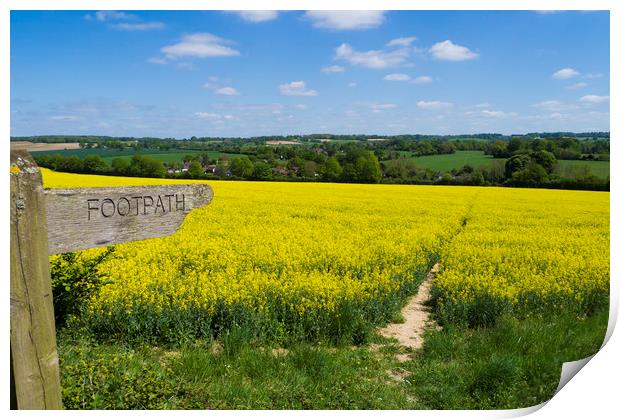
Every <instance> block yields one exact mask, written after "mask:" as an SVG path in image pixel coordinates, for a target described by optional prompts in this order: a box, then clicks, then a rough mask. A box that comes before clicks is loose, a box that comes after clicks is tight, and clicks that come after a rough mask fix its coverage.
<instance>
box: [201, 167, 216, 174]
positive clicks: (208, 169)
mask: <svg viewBox="0 0 620 420" xmlns="http://www.w3.org/2000/svg"><path fill="white" fill-rule="evenodd" d="M204 170H205V173H211V174H214V173H215V171H216V170H217V165H207V166H205V167H204Z"/></svg>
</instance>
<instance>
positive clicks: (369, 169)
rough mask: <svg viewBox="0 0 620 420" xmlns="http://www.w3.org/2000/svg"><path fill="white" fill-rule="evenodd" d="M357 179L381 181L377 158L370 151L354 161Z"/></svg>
mask: <svg viewBox="0 0 620 420" xmlns="http://www.w3.org/2000/svg"><path fill="white" fill-rule="evenodd" d="M355 168H356V172H357V181H361V182H371V183H377V182H379V181H381V166H380V165H379V159H377V156H375V154H374V153H372V152H366V153H364V154H363V155H362V156H360V157H358V158H357V160H356V162H355Z"/></svg>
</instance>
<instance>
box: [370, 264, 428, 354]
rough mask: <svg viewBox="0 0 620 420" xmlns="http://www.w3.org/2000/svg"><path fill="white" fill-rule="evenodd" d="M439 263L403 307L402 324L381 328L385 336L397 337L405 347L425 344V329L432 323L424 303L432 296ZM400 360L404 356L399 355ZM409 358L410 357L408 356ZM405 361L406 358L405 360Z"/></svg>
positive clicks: (419, 346) (413, 347) (381, 332)
mask: <svg viewBox="0 0 620 420" xmlns="http://www.w3.org/2000/svg"><path fill="white" fill-rule="evenodd" d="M438 271H439V264H435V265H434V266H433V268H432V269H431V271H430V272H429V273H428V275H427V276H426V279H424V281H423V282H422V284H421V285H420V287H419V288H418V293H417V294H416V295H415V296H413V297H412V298H411V300H410V301H409V302H408V303H407V305H405V307H404V308H403V312H402V313H403V318H404V319H405V322H403V323H402V324H389V325H388V326H386V327H384V328H381V329H380V330H379V333H380V334H381V335H383V336H384V337H389V338H395V339H397V340H398V343H399V344H400V345H401V346H403V347H408V348H410V349H412V350H417V349H419V348H422V345H423V344H424V338H423V335H424V330H425V329H426V328H427V327H429V326H430V325H429V324H430V322H431V321H430V320H429V317H430V309H429V308H428V307H427V306H425V305H424V303H425V302H427V301H428V300H429V299H430V297H431V283H432V281H433V279H434V278H435V276H436V275H437V272H438ZM397 358H398V359H399V360H400V359H401V358H404V357H397ZM407 358H408V357H407ZM403 361H404V360H403Z"/></svg>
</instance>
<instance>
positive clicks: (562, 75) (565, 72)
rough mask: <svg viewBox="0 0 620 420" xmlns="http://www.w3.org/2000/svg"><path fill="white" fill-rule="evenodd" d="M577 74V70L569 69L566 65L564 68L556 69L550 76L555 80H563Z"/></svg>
mask: <svg viewBox="0 0 620 420" xmlns="http://www.w3.org/2000/svg"><path fill="white" fill-rule="evenodd" d="M578 75H579V72H578V71H577V70H575V69H571V68H570V67H566V68H563V69H560V70H558V71H556V72H555V73H553V76H551V77H553V78H554V79H557V80H564V79H570V78H571V77H575V76H578Z"/></svg>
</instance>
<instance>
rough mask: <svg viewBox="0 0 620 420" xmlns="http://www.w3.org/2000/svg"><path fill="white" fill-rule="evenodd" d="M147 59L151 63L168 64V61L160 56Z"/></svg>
mask: <svg viewBox="0 0 620 420" xmlns="http://www.w3.org/2000/svg"><path fill="white" fill-rule="evenodd" d="M146 61H148V62H149V63H151V64H168V61H166V59H164V58H160V57H151V58H149V59H148V60H146Z"/></svg>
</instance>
